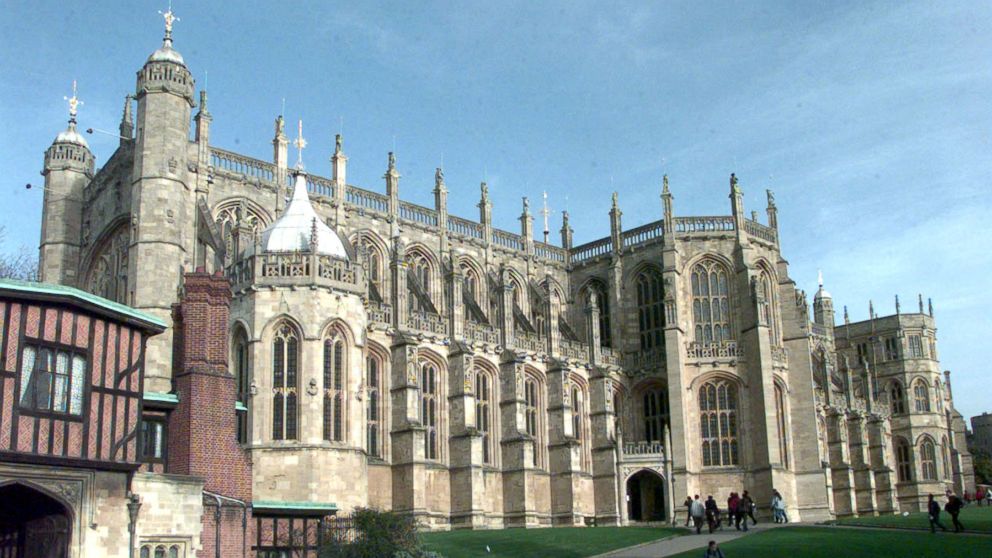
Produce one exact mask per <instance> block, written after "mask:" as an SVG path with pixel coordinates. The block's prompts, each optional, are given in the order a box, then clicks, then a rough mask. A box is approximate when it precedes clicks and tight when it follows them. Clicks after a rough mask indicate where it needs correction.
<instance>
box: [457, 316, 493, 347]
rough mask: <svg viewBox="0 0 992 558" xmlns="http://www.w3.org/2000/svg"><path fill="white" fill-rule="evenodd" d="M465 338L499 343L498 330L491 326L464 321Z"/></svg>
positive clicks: (480, 341) (491, 343) (490, 343)
mask: <svg viewBox="0 0 992 558" xmlns="http://www.w3.org/2000/svg"><path fill="white" fill-rule="evenodd" d="M465 338H466V339H469V340H471V341H476V342H478V343H486V344H488V345H499V331H498V330H497V329H496V328H494V327H493V326H490V325H486V324H480V323H478V322H473V321H472V320H466V321H465Z"/></svg>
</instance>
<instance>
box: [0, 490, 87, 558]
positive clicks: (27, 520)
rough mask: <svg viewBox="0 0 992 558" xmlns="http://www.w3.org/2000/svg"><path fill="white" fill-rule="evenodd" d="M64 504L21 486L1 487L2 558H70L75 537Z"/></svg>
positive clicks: (0, 529) (0, 544)
mask: <svg viewBox="0 0 992 558" xmlns="http://www.w3.org/2000/svg"><path fill="white" fill-rule="evenodd" d="M71 531H72V528H71V521H70V514H69V511H68V510H67V509H66V507H65V506H64V505H62V503H61V502H59V501H58V500H56V499H55V498H52V497H51V496H48V495H47V494H44V493H43V492H41V491H39V490H35V489H33V488H31V487H29V486H25V485H23V484H19V483H11V484H7V485H4V486H0V557H2V558H68V556H69V540H70V536H71V534H72V532H71Z"/></svg>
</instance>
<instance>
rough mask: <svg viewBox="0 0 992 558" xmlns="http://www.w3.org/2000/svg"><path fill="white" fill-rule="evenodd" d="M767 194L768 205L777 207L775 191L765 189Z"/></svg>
mask: <svg viewBox="0 0 992 558" xmlns="http://www.w3.org/2000/svg"><path fill="white" fill-rule="evenodd" d="M765 195H767V196H768V207H772V208H774V207H775V192H772V191H771V190H765Z"/></svg>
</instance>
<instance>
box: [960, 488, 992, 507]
mask: <svg viewBox="0 0 992 558" xmlns="http://www.w3.org/2000/svg"><path fill="white" fill-rule="evenodd" d="M972 500H974V501H975V502H977V503H978V506H979V507H981V505H982V504H988V506H989V507H992V488H985V487H984V486H979V487H978V488H977V489H976V490H975V492H973V493H970V492H968V491H965V493H964V501H965V502H966V503H970V502H971V501H972Z"/></svg>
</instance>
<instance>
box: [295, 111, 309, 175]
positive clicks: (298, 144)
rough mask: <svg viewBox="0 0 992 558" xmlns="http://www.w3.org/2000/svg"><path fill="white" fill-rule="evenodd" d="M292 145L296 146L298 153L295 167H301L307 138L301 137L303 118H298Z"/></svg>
mask: <svg viewBox="0 0 992 558" xmlns="http://www.w3.org/2000/svg"><path fill="white" fill-rule="evenodd" d="M293 145H295V146H296V149H297V152H298V155H297V158H296V168H298V169H302V168H303V148H304V147H306V146H307V140H305V139H303V120H300V123H299V130H298V132H297V136H296V139H295V140H293Z"/></svg>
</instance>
